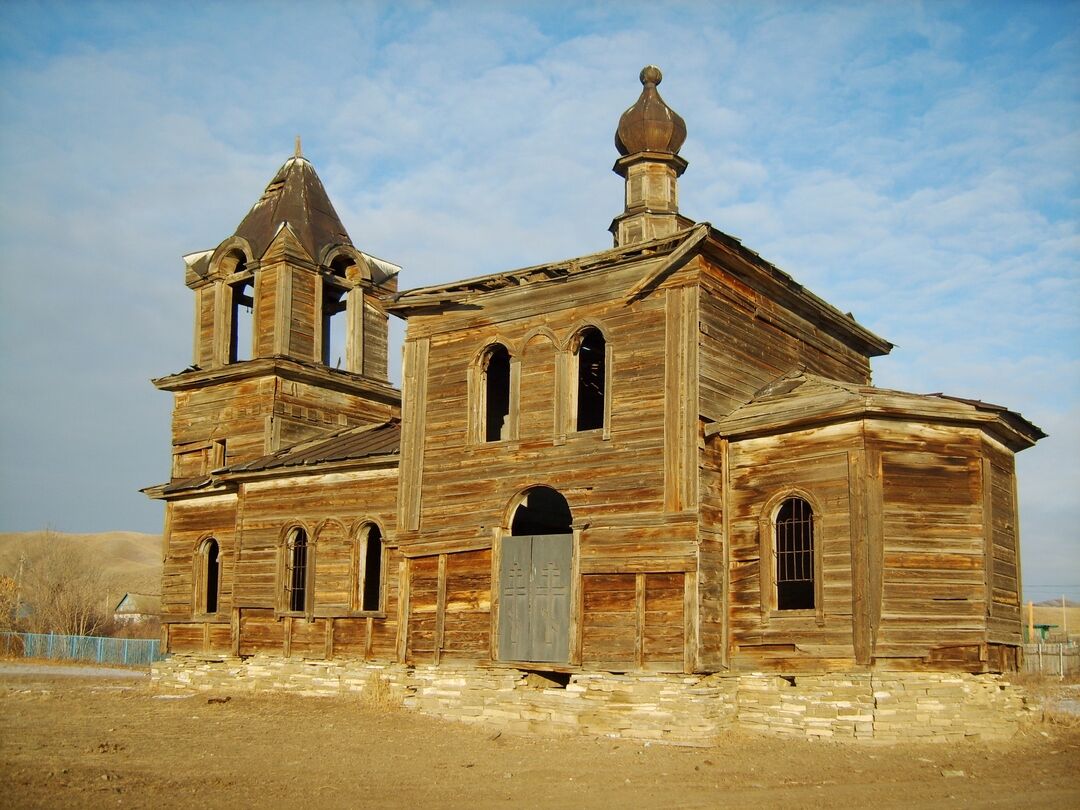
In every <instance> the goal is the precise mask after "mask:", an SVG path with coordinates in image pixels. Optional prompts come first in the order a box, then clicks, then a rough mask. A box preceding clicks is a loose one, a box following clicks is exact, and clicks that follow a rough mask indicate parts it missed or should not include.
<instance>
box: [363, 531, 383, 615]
mask: <svg viewBox="0 0 1080 810" xmlns="http://www.w3.org/2000/svg"><path fill="white" fill-rule="evenodd" d="M362 552H363V553H362V561H361V570H360V609H361V610H365V611H374V610H379V609H380V608H381V607H382V604H381V603H382V556H383V542H382V533H381V532H380V531H379V527H378V526H376V525H374V524H372V525H371V526H370V527H369V528H368V530H367V537H366V538H365V539H364V547H363V549H362Z"/></svg>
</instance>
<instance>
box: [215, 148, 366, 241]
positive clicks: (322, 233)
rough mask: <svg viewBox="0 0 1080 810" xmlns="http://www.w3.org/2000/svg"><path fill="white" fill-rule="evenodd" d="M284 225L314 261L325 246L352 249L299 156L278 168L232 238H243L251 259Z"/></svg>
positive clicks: (322, 191)
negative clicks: (339, 246)
mask: <svg viewBox="0 0 1080 810" xmlns="http://www.w3.org/2000/svg"><path fill="white" fill-rule="evenodd" d="M286 225H287V226H288V227H289V228H290V229H291V230H292V232H293V234H295V236H296V239H297V241H298V242H300V244H301V245H303V247H304V250H306V251H307V252H308V254H309V255H310V256H311V258H312V259H314V260H316V261H318V260H319V258H320V257H321V255H322V253H323V251H324V250H325V249H326V248H328V247H333V246H335V245H349V246H352V241H351V240H350V239H349V234H348V232H346V230H345V226H344V225H342V224H341V220H340V219H339V218H338V215H337V212H336V211H335V210H334V206H333V204H332V203H331V202H330V198H329V197H328V196H327V194H326V189H325V188H323V184H322V181H321V180H320V179H319V176H318V175H317V174H316V173H315V167H314V166H312V165H311V163H310V162H309V161H308V160H307V158H304V157H301V156H299V155H298V156H295V157H291V158H289V159H288V160H286V161H285V163H284V164H283V165H282V167H281V168H280V169H278V171H277V174H275V175H274V177H273V179H272V180H271V181H270V183H269V184H268V185H267V186H266V189H265V190H264V191H263V193H262V196H261V197H260V198H259V199H258V201H257V202H256V203H255V205H253V206H252V207H251V210H250V211H248V213H247V216H245V217H244V219H243V221H241V223H240V224H239V225H238V226H237V228H236V232H235V235H236V236H240V237H243V238H244V239H246V240H247V242H248V244H249V245H251V249H252V251H253V252H254V254H255V255H254V258H260V257H262V255H263V254H264V253H265V252H266V249H267V248H268V247H270V243H271V242H272V241H273V240H274V237H275V236H277V234H278V231H280V230H281V228H282V227H285V226H286Z"/></svg>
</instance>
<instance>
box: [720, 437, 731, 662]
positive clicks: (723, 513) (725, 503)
mask: <svg viewBox="0 0 1080 810" xmlns="http://www.w3.org/2000/svg"><path fill="white" fill-rule="evenodd" d="M720 464H721V471H722V476H723V478H722V490H721V492H720V526H721V530H720V538H721V542H723V544H724V573H723V613H724V615H723V628H722V632H721V636H722V637H723V647H722V649H721V650H720V665H721V666H723V667H724V668H725V669H728V668H730V666H731V442H729V441H728V440H727V439H721V440H720Z"/></svg>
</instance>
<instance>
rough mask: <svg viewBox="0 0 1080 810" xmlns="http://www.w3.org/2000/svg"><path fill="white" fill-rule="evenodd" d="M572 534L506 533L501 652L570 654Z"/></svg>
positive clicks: (511, 657) (550, 657)
mask: <svg viewBox="0 0 1080 810" xmlns="http://www.w3.org/2000/svg"><path fill="white" fill-rule="evenodd" d="M573 553H574V536H573V535H572V534H537V535H526V536H510V537H504V538H503V540H502V559H501V562H500V565H499V657H500V658H501V659H502V660H504V661H536V662H542V663H555V664H564V663H568V662H569V660H570V594H571V587H570V584H571V565H572V562H573Z"/></svg>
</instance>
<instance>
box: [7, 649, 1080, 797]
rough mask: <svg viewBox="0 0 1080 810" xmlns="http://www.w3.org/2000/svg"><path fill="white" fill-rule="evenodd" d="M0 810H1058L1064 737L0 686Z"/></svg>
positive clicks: (82, 686)
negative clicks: (821, 735)
mask: <svg viewBox="0 0 1080 810" xmlns="http://www.w3.org/2000/svg"><path fill="white" fill-rule="evenodd" d="M0 805H3V806H5V807H118V806H120V807H132V808H139V807H148V808H149V807H155V808H156V807H194V806H199V807H238V806H240V807H250V806H266V807H280V806H286V805H300V806H302V807H303V808H305V810H316V808H319V809H321V808H335V807H374V806H378V807H438V808H443V807H445V808H485V807H510V806H518V807H568V808H569V807H573V808H593V807H596V808H601V807H604V808H607V807H663V808H674V807H680V808H684V807H689V808H694V807H700V808H704V807H709V808H713V807H719V806H724V807H754V808H761V807H785V808H790V807H830V808H833V807H856V806H859V807H867V806H870V807H875V808H877V807H938V806H946V805H954V806H969V807H972V806H974V807H1016V806H1018V805H1026V806H1030V807H1040V808H1043V807H1048V808H1053V807H1061V808H1065V807H1069V808H1075V807H1078V806H1080V726H1078V725H1077V724H1076V723H1070V722H1065V723H1064V724H1060V723H1058V724H1054V723H1048V724H1041V725H1039V726H1036V727H1033V728H1032V729H1030V730H1029V731H1028V732H1026V733H1025V734H1024V735H1022V736H1020V737H1018V738H1016V739H1015V740H1012V741H1009V742H1008V743H995V744H986V743H976V742H966V743H959V744H951V745H942V744H936V745H921V746H893V747H886V746H881V745H854V744H850V743H849V744H838V743H822V742H807V741H802V740H777V739H774V738H763V737H757V736H750V735H745V734H739V735H732V736H730V737H728V738H725V739H724V740H722V741H721V742H720V743H719V744H718V745H716V746H715V747H712V748H682V747H674V746H664V745H657V744H653V745H645V744H639V743H631V742H626V741H616V740H610V739H591V738H580V737H575V738H551V737H529V736H516V735H512V734H509V733H502V734H500V733H498V732H497V731H496V730H493V729H489V728H483V729H480V728H474V727H469V726H463V725H458V724H450V723H445V722H441V721H437V720H433V719H431V718H427V717H422V716H420V715H416V714H412V713H409V712H405V711H402V710H398V709H392V708H379V707H372V706H368V705H364V704H362V703H360V702H359V701H356V700H348V699H329V698H302V697H297V696H291V695H270V696H254V697H233V698H232V699H231V700H228V701H224V702H223V699H222V698H215V697H213V696H208V695H205V694H199V695H186V696H177V695H175V694H172V693H158V692H155V691H153V690H152V689H151V688H150V687H149V686H148V684H147V683H146V682H145V679H143V680H141V681H140V680H137V679H132V678H130V677H109V676H105V677H103V676H101V675H96V676H89V675H87V674H85V673H79V672H78V671H77V670H72V671H69V672H64V673H59V674H58V673H56V672H54V671H43V670H42V671H39V670H36V669H34V668H33V667H29V666H25V665H23V666H19V665H11V666H5V667H4V668H3V671H0Z"/></svg>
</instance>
